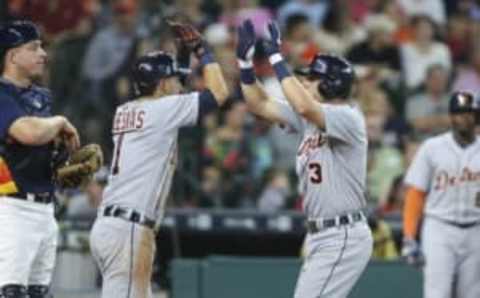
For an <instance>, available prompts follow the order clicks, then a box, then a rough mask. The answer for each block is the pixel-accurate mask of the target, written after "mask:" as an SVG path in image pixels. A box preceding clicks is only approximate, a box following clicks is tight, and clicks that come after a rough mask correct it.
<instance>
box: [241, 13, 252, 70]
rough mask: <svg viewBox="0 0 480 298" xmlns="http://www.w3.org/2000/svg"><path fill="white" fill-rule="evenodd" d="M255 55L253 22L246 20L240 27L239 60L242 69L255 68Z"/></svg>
mask: <svg viewBox="0 0 480 298" xmlns="http://www.w3.org/2000/svg"><path fill="white" fill-rule="evenodd" d="M254 54H255V29H254V27H253V24H252V21H250V20H246V21H244V22H243V24H242V25H241V26H240V27H238V44H237V59H238V65H239V66H240V68H241V69H245V68H252V67H253V55H254Z"/></svg>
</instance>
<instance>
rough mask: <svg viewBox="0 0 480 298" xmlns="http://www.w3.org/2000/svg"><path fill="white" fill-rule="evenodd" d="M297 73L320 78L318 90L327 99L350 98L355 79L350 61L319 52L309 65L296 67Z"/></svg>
mask: <svg viewBox="0 0 480 298" xmlns="http://www.w3.org/2000/svg"><path fill="white" fill-rule="evenodd" d="M295 73H296V74H298V75H302V76H307V77H309V78H313V79H320V84H319V85H318V92H320V94H321V95H322V96H323V97H324V98H325V100H330V99H333V98H343V99H346V98H348V97H349V96H350V93H351V91H352V85H353V81H354V80H355V72H354V70H353V67H352V65H351V64H350V62H348V61H347V60H346V59H344V58H341V57H338V56H335V55H326V54H317V55H315V57H314V58H313V60H312V62H310V64H309V65H308V66H307V67H304V68H300V69H296V70H295Z"/></svg>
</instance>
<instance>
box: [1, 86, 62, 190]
mask: <svg viewBox="0 0 480 298" xmlns="http://www.w3.org/2000/svg"><path fill="white" fill-rule="evenodd" d="M51 103H52V100H51V94H50V92H49V91H48V90H47V89H44V88H40V87H37V86H35V85H32V86H30V87H28V88H19V87H16V86H14V85H12V84H11V83H9V82H8V81H5V80H3V79H0V195H6V194H12V193H16V192H31V193H44V192H53V190H54V184H53V179H52V178H53V170H52V158H53V149H54V148H53V144H47V145H42V146H27V145H23V144H20V143H19V142H17V141H16V140H15V139H14V138H12V137H11V136H9V134H8V131H9V128H10V126H11V125H12V124H13V122H15V120H17V119H18V118H20V117H24V116H35V117H50V116H51Z"/></svg>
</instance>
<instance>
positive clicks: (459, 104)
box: [449, 91, 479, 114]
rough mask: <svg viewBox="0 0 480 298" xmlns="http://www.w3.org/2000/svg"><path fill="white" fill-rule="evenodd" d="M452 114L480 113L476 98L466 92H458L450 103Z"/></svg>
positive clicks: (453, 95)
mask: <svg viewBox="0 0 480 298" xmlns="http://www.w3.org/2000/svg"><path fill="white" fill-rule="evenodd" d="M449 112H450V114H457V113H466V112H475V113H478V112H479V107H478V103H477V101H476V100H475V96H474V95H473V94H472V93H470V92H466V91H457V92H454V93H453V94H452V96H451V97H450V102H449Z"/></svg>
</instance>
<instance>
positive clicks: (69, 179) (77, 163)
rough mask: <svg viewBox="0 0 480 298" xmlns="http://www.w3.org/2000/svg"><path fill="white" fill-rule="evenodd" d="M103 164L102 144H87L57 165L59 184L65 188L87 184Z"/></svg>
mask: <svg viewBox="0 0 480 298" xmlns="http://www.w3.org/2000/svg"><path fill="white" fill-rule="evenodd" d="M102 165H103V153H102V149H101V148H100V146H99V145H97V144H89V145H86V146H84V147H82V148H80V149H78V150H77V151H75V152H73V153H72V154H71V155H70V157H69V158H68V160H67V161H66V162H65V163H64V164H63V165H61V166H59V167H57V169H56V175H55V176H56V181H57V184H58V185H59V186H60V187H63V188H74V187H79V186H85V185H86V184H87V183H88V182H89V181H90V180H91V178H92V177H93V174H94V173H95V172H96V171H98V170H99V169H100V167H101V166H102Z"/></svg>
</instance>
